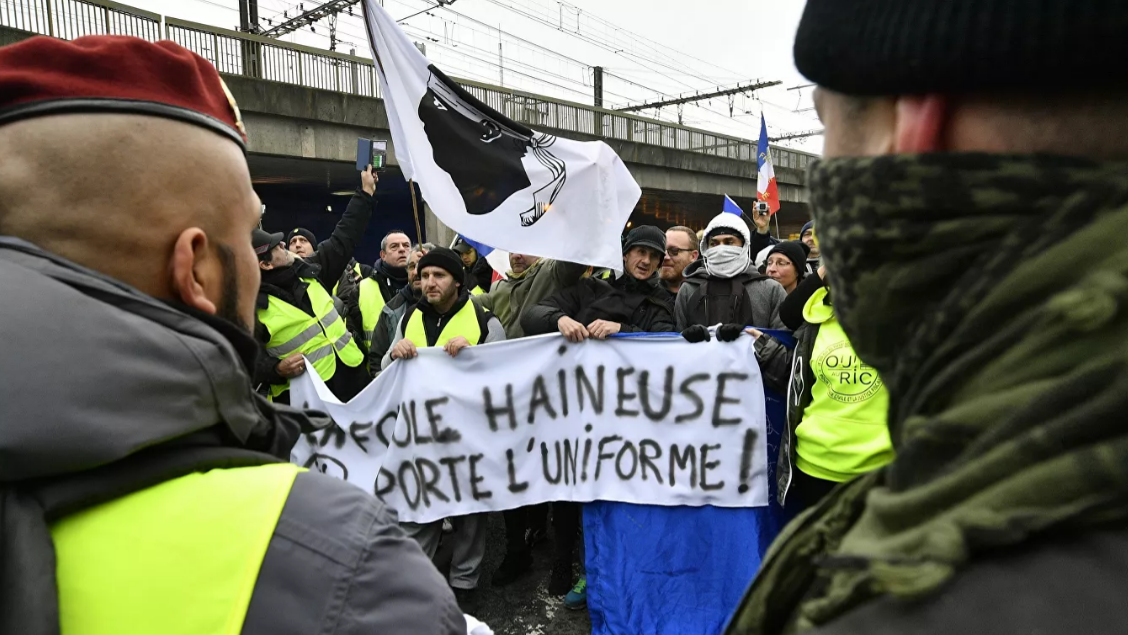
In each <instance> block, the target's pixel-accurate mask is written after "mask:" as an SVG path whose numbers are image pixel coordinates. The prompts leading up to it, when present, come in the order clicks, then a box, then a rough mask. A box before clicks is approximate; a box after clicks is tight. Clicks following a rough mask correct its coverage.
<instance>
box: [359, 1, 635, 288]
mask: <svg viewBox="0 0 1128 635" xmlns="http://www.w3.org/2000/svg"><path fill="white" fill-rule="evenodd" d="M364 11H365V18H366V24H367V27H368V40H369V44H370V45H371V48H372V57H373V60H374V61H375V62H376V73H377V76H378V77H379V81H380V88H381V94H382V95H383V97H384V105H385V106H386V107H387V110H388V124H389V127H390V128H391V131H392V140H393V141H394V150H395V156H396V160H397V161H398V162H399V165H400V168H401V169H402V170H403V174H404V176H405V177H407V178H414V179H415V182H416V183H418V184H419V187H420V189H421V190H422V192H423V198H424V199H425V200H426V201H427V203H428V204H429V205H430V207H431V209H432V210H433V211H434V212H435V214H436V215H437V216H438V217H439V219H441V220H442V221H443V222H444V223H446V224H447V225H448V226H449V227H451V228H452V229H454V230H455V231H456V232H458V233H459V234H462V235H463V236H466V237H468V238H470V239H472V240H477V241H484V242H487V243H488V244H489V245H490V246H492V247H495V248H497V249H502V250H506V251H510V252H514V253H524V254H531V255H535V256H542V257H545V258H554V259H557V260H567V261H569V262H578V263H582V264H588V265H595V266H598V267H609V268H611V269H615V270H616V271H622V269H623V254H622V245H621V244H620V242H619V236H620V234H622V231H623V226H624V225H625V224H626V222H627V219H628V218H629V217H630V215H631V212H632V211H633V210H634V207H635V204H636V203H637V202H638V200H639V198H640V197H641V196H642V190H641V189H640V188H639V186H638V184H637V183H636V182H635V180H634V177H632V176H631V173H630V172H629V171H628V170H627V167H626V165H625V164H624V163H623V161H622V160H621V159H620V158H619V156H618V155H617V154H615V151H614V150H612V149H611V146H609V145H607V144H606V143H604V142H602V141H583V142H582V141H574V140H571V139H561V138H558V137H556V136H555V135H550V134H545V133H543V132H539V131H537V130H533V129H530V128H529V127H527V126H525V124H524V123H522V121H525V122H527V121H529V119H528V116H529V115H528V112H525V111H524V110H522V109H521V108H519V107H514V106H515V105H516V104H517V103H519V100H518V102H514V103H508V104H500V103H499V104H495V105H497V107H498V108H500V109H501V110H502V111H504V112H499V111H498V110H494V108H491V107H490V106H489V105H488V104H486V103H484V102H483V101H482V100H480V99H479V97H478V96H475V95H472V94H470V93H469V92H467V91H466V90H464V89H463V88H462V87H461V86H460V85H459V84H458V83H457V82H455V81H454V80H452V79H450V78H449V77H447V76H446V75H445V74H443V72H442V71H441V70H440V69H438V68H436V67H435V66H434V65H432V64H431V63H430V62H428V61H427V58H426V57H424V56H423V54H422V53H420V52H419V49H417V48H416V47H415V45H414V44H413V43H412V42H411V40H410V39H408V37H407V35H405V34H404V32H403V31H402V30H401V29H400V27H399V26H398V25H397V24H396V23H395V20H393V19H392V17H391V16H389V15H388V13H387V12H386V11H385V10H384V9H383V8H382V7H381V6H380V4H379V3H377V2H375V0H367V1H366V2H365V3H364ZM478 95H479V96H484V94H483V93H480V92H479V93H478ZM515 119H516V120H520V121H515ZM534 119H536V117H534ZM546 123H547V122H546ZM540 124H541V122H540V121H539V120H536V121H535V125H540Z"/></svg>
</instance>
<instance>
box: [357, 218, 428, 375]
mask: <svg viewBox="0 0 1128 635" xmlns="http://www.w3.org/2000/svg"><path fill="white" fill-rule="evenodd" d="M410 250H411V240H410V239H408V237H407V235H406V234H404V233H403V232H402V231H400V230H398V229H394V230H392V231H390V232H388V233H387V234H385V235H384V238H383V239H382V240H381V241H380V259H379V260H377V261H376V265H375V267H373V268H372V269H370V270H368V271H367V272H366V275H365V276H364V277H363V278H362V279H361V280H359V281H358V282H357V283H356V285H355V287H356V288H355V291H354V290H353V289H351V288H349V289H346V290H345V291H343V293H342V296H341V297H342V299H343V301H344V304H345V310H346V311H347V313H346V315H349V316H351V319H350V320H349V324H350V328H351V329H353V331H354V332H355V333H356V334H357V335H358V336H359V337H360V340H361V343H362V344H363V345H364V347H365V351H366V352H367V351H368V350H369V349H370V348H371V346H372V337H373V330H374V329H375V327H376V322H377V321H378V320H379V319H380V314H381V313H382V312H383V310H384V305H385V304H386V303H387V302H388V301H390V300H391V299H392V298H393V297H395V295H396V294H397V293H400V292H401V291H403V290H404V288H405V287H407V286H408V279H407V271H406V269H405V268H404V266H405V265H406V264H407V257H408V253H409V252H410ZM358 312H359V313H360V319H357V313H358ZM357 324H360V325H361V327H360V328H359V329H357V328H356V325H357ZM379 359H380V358H377V361H379ZM376 369H377V370H378V369H379V365H377V366H376Z"/></svg>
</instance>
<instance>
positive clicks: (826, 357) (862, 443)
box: [795, 287, 893, 483]
mask: <svg viewBox="0 0 1128 635" xmlns="http://www.w3.org/2000/svg"><path fill="white" fill-rule="evenodd" d="M826 297H827V290H826V288H825V287H823V288H821V289H819V290H817V291H815V293H814V295H812V296H811V298H810V299H809V300H807V304H806V305H804V307H803V318H804V319H805V320H806V321H808V322H810V323H812V324H819V325H820V326H819V334H818V336H817V337H816V338H815V343H814V347H813V349H812V351H811V359H810V362H809V363H810V365H811V371H812V372H813V374H814V376H815V383H814V385H813V386H812V387H811V403H810V405H808V406H807V408H806V409H805V410H804V411H803V421H801V422H800V423H799V426H798V427H796V428H795V466H796V467H797V468H799V469H800V470H803V472H805V473H807V474H810V475H811V476H814V477H815V478H820V479H823V480H826V481H834V482H836V483H842V482H844V481H849V480H851V479H852V478H854V477H855V476H858V475H859V474H864V473H866V472H869V471H872V470H876V469H877V468H879V467H881V466H883V465H885V464H886V463H888V462H890V461H892V460H893V444H892V442H891V441H890V439H889V426H888V423H887V421H888V413H889V391H888V390H887V389H886V387H885V384H884V383H883V382H882V381H881V377H880V376H879V375H878V374H877V371H876V370H874V369H873V367H871V366H869V365H868V364H866V363H865V362H863V361H862V360H861V359H859V358H858V355H857V353H855V352H854V347H853V346H852V345H851V344H850V340H849V338H847V337H846V333H845V331H843V330H842V325H840V324H839V323H838V319H837V318H836V317H835V315H834V309H833V307H831V306H830V305H828V304H826Z"/></svg>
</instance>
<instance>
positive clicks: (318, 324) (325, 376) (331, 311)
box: [258, 278, 364, 397]
mask: <svg viewBox="0 0 1128 635" xmlns="http://www.w3.org/2000/svg"><path fill="white" fill-rule="evenodd" d="M302 281H303V282H305V283H307V284H308V287H307V288H306V294H307V295H308V296H309V302H310V306H312V307H313V311H314V313H316V317H314V316H311V315H310V314H308V313H306V312H305V311H303V310H301V309H299V308H298V307H296V306H294V305H292V304H290V303H289V302H286V301H284V300H280V299H278V298H276V297H274V296H268V305H267V307H266V308H265V309H259V310H258V319H259V322H262V325H263V326H265V327H266V330H267V331H269V332H270V341H269V342H267V343H266V352H267V354H268V355H270V356H271V357H277V358H278V359H284V358H285V357H287V356H289V355H292V354H294V353H301V354H303V355H305V356H306V357H307V358H308V359H309V361H310V362H311V363H312V364H313V368H314V370H316V371H317V374H318V375H319V376H320V377H321V379H322V380H324V381H329V380H330V379H331V378H332V377H333V375H334V374H336V372H337V358H340V360H341V362H342V363H343V364H345V365H346V366H351V367H356V366H359V365H360V364H361V363H362V362H364V354H363V353H361V352H360V349H359V348H357V345H356V342H354V341H353V339H352V334H350V333H349V330H348V329H347V328H346V327H345V321H344V320H343V319H341V315H340V314H339V313H337V309H336V307H334V306H333V297H332V296H330V295H329V293H327V292H326V291H325V288H324V287H322V286H321V283H320V282H318V281H317V280H315V279H313V278H302ZM334 353H336V354H334ZM289 388H290V382H289V381H287V382H286V383H284V384H272V385H271V386H270V393H271V395H272V396H274V397H277V396H278V395H281V394H282V393H284V392H286V390H288V389H289Z"/></svg>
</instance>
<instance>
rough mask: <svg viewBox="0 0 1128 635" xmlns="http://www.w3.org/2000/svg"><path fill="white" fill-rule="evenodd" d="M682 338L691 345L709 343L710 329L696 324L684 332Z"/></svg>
mask: <svg viewBox="0 0 1128 635" xmlns="http://www.w3.org/2000/svg"><path fill="white" fill-rule="evenodd" d="M682 337H684V338H685V340H686V341H687V342H690V343H691V344H697V343H699V342H708V341H709V329H707V328H705V325H704V324H694V325H693V326H691V327H689V328H687V329H686V330H684V331H682Z"/></svg>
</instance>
